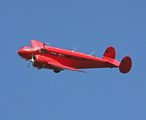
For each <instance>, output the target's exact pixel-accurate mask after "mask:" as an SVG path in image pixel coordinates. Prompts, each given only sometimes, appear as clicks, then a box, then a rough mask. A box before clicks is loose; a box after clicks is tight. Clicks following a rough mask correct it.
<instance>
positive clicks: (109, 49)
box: [103, 46, 116, 59]
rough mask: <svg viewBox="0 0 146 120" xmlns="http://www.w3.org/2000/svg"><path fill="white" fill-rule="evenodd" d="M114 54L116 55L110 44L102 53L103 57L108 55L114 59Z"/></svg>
mask: <svg viewBox="0 0 146 120" xmlns="http://www.w3.org/2000/svg"><path fill="white" fill-rule="evenodd" d="M115 56H116V52H115V49H114V48H113V47H112V46H110V47H108V48H107V49H106V51H105V53H104V55H103V58H104V57H109V58H112V59H115Z"/></svg>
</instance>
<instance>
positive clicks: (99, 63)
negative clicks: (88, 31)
mask: <svg viewBox="0 0 146 120" xmlns="http://www.w3.org/2000/svg"><path fill="white" fill-rule="evenodd" d="M18 54H19V55H20V57H21V58H23V59H25V60H26V61H30V62H32V65H33V66H34V67H36V68H38V69H42V68H45V69H51V70H53V71H54V72H55V73H59V72H60V71H63V70H65V69H68V70H73V71H79V72H84V71H82V70H79V69H86V68H119V70H120V72H121V73H128V72H129V71H130V69H131V66H132V60H131V58H130V57H129V56H125V57H124V58H123V59H122V61H121V62H119V61H117V60H115V59H114V58H115V55H116V53H115V49H114V48H113V47H111V46H110V47H108V48H107V49H106V51H105V53H104V55H103V59H102V58H98V57H95V56H91V55H86V54H83V53H79V52H75V51H74V50H73V51H70V50H65V49H60V48H55V47H50V46H46V45H45V43H44V44H42V43H41V42H39V41H36V40H31V47H26V46H24V47H22V48H21V49H19V50H18ZM30 62H29V66H30ZM29 66H28V67H29Z"/></svg>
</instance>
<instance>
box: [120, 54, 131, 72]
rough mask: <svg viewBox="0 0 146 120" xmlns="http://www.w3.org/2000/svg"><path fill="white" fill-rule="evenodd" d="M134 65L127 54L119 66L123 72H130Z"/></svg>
mask: <svg viewBox="0 0 146 120" xmlns="http://www.w3.org/2000/svg"><path fill="white" fill-rule="evenodd" d="M131 67H132V60H131V58H130V57H129V56H125V57H124V58H123V59H122V61H121V63H120V66H119V70H120V72H121V73H128V72H129V71H130V69H131Z"/></svg>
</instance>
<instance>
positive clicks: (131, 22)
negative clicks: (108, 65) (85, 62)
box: [0, 0, 146, 120]
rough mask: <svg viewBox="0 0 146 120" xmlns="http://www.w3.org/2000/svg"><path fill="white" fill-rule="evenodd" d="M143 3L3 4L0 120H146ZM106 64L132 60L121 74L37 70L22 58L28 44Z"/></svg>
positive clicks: (34, 0) (66, 0) (8, 0)
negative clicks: (108, 58)
mask: <svg viewBox="0 0 146 120" xmlns="http://www.w3.org/2000/svg"><path fill="white" fill-rule="evenodd" d="M145 6H146V1H145V0H122V1H121V0H98V1H97V0H90V1H89V0H54V1H53V0H52V1H50V0H42V1H39V0H21V1H19V0H13V1H12V0H1V1H0V41H1V42H0V43H1V51H0V55H1V60H0V66H1V67H0V120H20V119H21V120H26V119H27V120H32V119H35V120H40V119H41V120H48V119H50V120H97V119H98V120H138V119H139V120H145V119H146V88H145V86H146V77H145V74H146V70H145V68H146V64H145V60H146V56H145V52H146V16H145V15H146V7H145ZM32 39H35V40H38V41H41V42H48V43H51V46H54V47H59V48H64V49H69V50H73V49H74V48H75V47H78V49H77V50H76V51H78V52H84V53H86V54H90V53H91V52H93V51H95V53H94V55H96V56H97V57H102V55H103V54H104V51H105V49H106V48H107V47H108V46H113V47H114V48H115V49H116V59H117V60H119V61H121V59H122V58H123V57H124V56H126V55H129V56H130V57H131V58H132V61H133V66H132V69H131V71H130V72H129V73H128V74H122V73H120V72H119V70H118V69H88V70H85V71H86V72H87V73H86V74H85V73H80V72H74V71H69V70H65V71H63V72H60V73H59V74H55V73H54V72H52V71H51V70H44V69H43V70H37V69H36V68H33V67H32V66H30V68H29V69H28V68H27V66H28V62H26V61H24V60H22V59H21V58H20V57H19V56H18V55H17V50H18V49H20V48H21V47H22V46H30V40H32Z"/></svg>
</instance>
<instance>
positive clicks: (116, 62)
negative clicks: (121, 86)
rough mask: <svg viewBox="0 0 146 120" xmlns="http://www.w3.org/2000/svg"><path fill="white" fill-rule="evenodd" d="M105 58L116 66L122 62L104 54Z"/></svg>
mask: <svg viewBox="0 0 146 120" xmlns="http://www.w3.org/2000/svg"><path fill="white" fill-rule="evenodd" d="M103 59H105V60H106V61H107V62H108V63H110V64H112V65H114V66H116V67H119V65H120V62H119V61H117V60H115V59H113V58H110V57H105V56H103Z"/></svg>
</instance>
